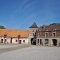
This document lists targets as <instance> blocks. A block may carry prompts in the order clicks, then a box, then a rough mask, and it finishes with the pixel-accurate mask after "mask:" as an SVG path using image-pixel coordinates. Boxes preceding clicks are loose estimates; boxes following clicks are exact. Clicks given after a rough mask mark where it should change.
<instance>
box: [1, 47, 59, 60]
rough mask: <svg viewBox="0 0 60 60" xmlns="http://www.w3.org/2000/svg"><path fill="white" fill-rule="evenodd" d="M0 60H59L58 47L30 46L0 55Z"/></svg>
mask: <svg viewBox="0 0 60 60" xmlns="http://www.w3.org/2000/svg"><path fill="white" fill-rule="evenodd" d="M10 48H11V47H10ZM0 60H60V47H42V46H30V47H26V48H22V49H20V48H19V49H16V50H11V51H8V52H4V53H0Z"/></svg>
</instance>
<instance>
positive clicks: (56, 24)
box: [50, 23, 60, 25]
mask: <svg viewBox="0 0 60 60" xmlns="http://www.w3.org/2000/svg"><path fill="white" fill-rule="evenodd" d="M50 25H60V23H52V24H50Z"/></svg>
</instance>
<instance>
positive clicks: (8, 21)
mask: <svg viewBox="0 0 60 60" xmlns="http://www.w3.org/2000/svg"><path fill="white" fill-rule="evenodd" d="M33 22H36V23H37V25H38V26H41V25H48V24H50V23H60V0H0V25H3V26H5V27H6V28H8V29H28V28H29V27H30V26H31V24H32V23H33Z"/></svg>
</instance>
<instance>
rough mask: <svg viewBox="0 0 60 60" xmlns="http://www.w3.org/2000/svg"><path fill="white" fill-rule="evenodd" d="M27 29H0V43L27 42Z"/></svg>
mask: <svg viewBox="0 0 60 60" xmlns="http://www.w3.org/2000/svg"><path fill="white" fill-rule="evenodd" d="M28 37H29V31H28V30H8V29H0V43H2V44H28V43H29V38H28Z"/></svg>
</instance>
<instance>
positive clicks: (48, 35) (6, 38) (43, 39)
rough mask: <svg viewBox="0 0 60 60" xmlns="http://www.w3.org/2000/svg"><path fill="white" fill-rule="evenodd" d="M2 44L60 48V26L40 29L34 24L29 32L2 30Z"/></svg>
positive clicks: (0, 35) (0, 37)
mask: <svg viewBox="0 0 60 60" xmlns="http://www.w3.org/2000/svg"><path fill="white" fill-rule="evenodd" d="M0 43H3V44H6V43H9V44H32V45H40V46H60V24H57V25H48V26H45V25H43V26H40V27H38V26H37V24H36V23H35V22H34V23H33V24H32V25H31V26H30V27H29V30H9V29H0Z"/></svg>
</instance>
